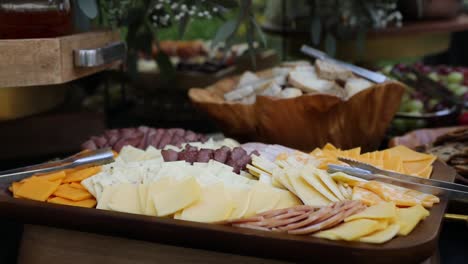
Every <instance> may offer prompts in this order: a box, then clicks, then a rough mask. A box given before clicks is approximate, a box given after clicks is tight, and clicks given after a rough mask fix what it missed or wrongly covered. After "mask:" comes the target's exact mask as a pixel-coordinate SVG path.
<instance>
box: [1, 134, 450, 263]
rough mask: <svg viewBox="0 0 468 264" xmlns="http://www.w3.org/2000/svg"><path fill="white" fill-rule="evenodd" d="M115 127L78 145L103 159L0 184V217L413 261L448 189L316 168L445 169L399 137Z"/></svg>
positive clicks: (249, 251) (299, 252) (254, 248)
mask: <svg viewBox="0 0 468 264" xmlns="http://www.w3.org/2000/svg"><path fill="white" fill-rule="evenodd" d="M125 131H126V132H124V133H122V131H110V132H106V134H105V135H103V136H100V137H94V138H92V139H91V140H90V141H89V142H87V143H86V144H84V147H86V148H88V149H93V148H100V147H112V148H115V147H116V146H117V147H118V148H119V150H118V151H116V156H115V161H114V162H112V163H109V164H106V165H102V166H94V167H87V168H73V169H67V170H60V171H55V172H51V173H47V174H37V175H33V176H31V177H29V178H25V179H23V180H21V181H16V182H11V183H9V184H7V185H4V186H2V192H1V193H0V216H1V217H2V218H5V219H12V220H16V221H21V222H24V223H31V224H41V225H48V226H57V227H63V228H70V229H76V230H80V231H87V232H98V233H103V234H110V235H116V236H125V237H129V238H136V239H142V240H148V241H154V242H161V243H167V244H172V245H177V246H183V247H193V248H202V249H210V250H215V251H222V252H229V253H235V254H243V255H253V256H259V257H265V258H277V259H284V260H290V261H296V262H305V261H308V262H310V261H324V260H326V261H327V262H332V263H334V262H338V261H347V262H360V263H376V262H377V263H391V262H395V261H398V262H401V263H417V262H421V261H424V260H425V259H427V258H429V257H430V256H431V255H432V254H433V252H434V250H435V249H436V247H437V238H438V234H439V229H440V225H441V222H442V218H443V214H444V212H445V209H446V206H447V200H446V199H445V198H444V197H437V196H434V195H432V194H427V193H422V192H419V191H416V190H410V189H406V188H403V187H400V186H393V185H388V184H385V183H381V182H378V181H366V180H363V179H359V178H356V177H352V176H349V175H346V174H345V173H340V172H338V173H330V172H328V171H327V169H326V167H327V166H328V165H330V164H341V162H340V161H339V159H338V158H342V157H343V158H352V159H355V160H359V161H361V162H366V163H368V164H372V165H374V166H378V167H380V168H381V169H385V170H392V171H396V172H400V173H402V172H403V173H405V174H408V175H410V176H412V177H423V178H431V179H433V180H434V179H435V180H442V181H447V182H453V179H454V176H455V173H454V172H453V170H452V169H450V168H449V167H447V166H446V165H444V164H442V163H441V162H438V161H435V158H434V157H433V156H431V155H427V154H421V153H417V152H414V151H412V150H409V149H407V148H404V147H396V148H391V149H388V150H383V151H374V152H366V153H361V150H360V149H359V148H356V149H350V150H341V149H338V148H336V147H334V146H333V145H331V144H327V145H325V146H323V147H322V148H317V149H315V150H314V151H312V152H311V153H305V152H300V151H296V150H293V149H290V148H286V147H283V146H279V145H265V144H258V143H248V144H243V145H240V144H239V143H237V142H236V141H235V140H231V139H224V140H220V141H216V140H213V139H210V138H206V137H201V136H198V135H197V134H195V133H193V132H188V131H184V130H181V129H168V130H159V129H154V128H145V127H142V128H138V129H132V130H125ZM169 135H170V136H169ZM162 138H165V139H164V141H163V142H162V143H161V140H162ZM117 142H121V143H119V144H116V143H117ZM122 142H126V143H125V144H124V143H122ZM171 144H174V145H171ZM122 145H123V146H122ZM114 150H115V149H114Z"/></svg>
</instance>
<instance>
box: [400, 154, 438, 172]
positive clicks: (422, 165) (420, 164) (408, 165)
mask: <svg viewBox="0 0 468 264" xmlns="http://www.w3.org/2000/svg"><path fill="white" fill-rule="evenodd" d="M434 161H435V157H431V158H429V159H425V160H418V161H403V168H404V170H405V172H406V173H408V174H411V175H418V174H419V173H421V172H424V171H425V170H427V168H428V167H430V166H431V165H432V163H433V162H434Z"/></svg>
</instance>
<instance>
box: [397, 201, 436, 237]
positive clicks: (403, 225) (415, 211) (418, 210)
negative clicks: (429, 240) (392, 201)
mask: <svg viewBox="0 0 468 264" xmlns="http://www.w3.org/2000/svg"><path fill="white" fill-rule="evenodd" d="M427 216H429V211H427V210H426V209H424V207H422V206H421V205H416V206H413V207H409V208H398V209H397V223H398V224H399V225H400V230H399V231H398V234H399V235H401V236H406V235H408V234H409V233H411V231H413V229H414V228H415V227H416V226H417V225H418V223H419V222H420V221H421V220H422V219H424V218H426V217H427Z"/></svg>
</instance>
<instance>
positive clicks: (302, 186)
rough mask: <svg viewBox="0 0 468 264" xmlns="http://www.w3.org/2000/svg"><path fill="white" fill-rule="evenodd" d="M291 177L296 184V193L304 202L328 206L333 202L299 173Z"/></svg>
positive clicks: (294, 184)
mask: <svg viewBox="0 0 468 264" xmlns="http://www.w3.org/2000/svg"><path fill="white" fill-rule="evenodd" d="M289 179H290V181H291V183H292V185H293V186H294V190H295V191H296V195H297V196H298V197H299V198H300V199H301V200H302V202H303V203H304V204H306V205H311V206H326V205H328V204H330V203H331V201H330V200H329V199H327V198H326V197H325V196H323V195H322V194H321V193H320V192H319V191H317V190H316V189H315V188H314V187H313V186H312V185H310V184H309V183H308V182H307V181H305V180H304V178H302V177H300V176H299V175H290V177H289Z"/></svg>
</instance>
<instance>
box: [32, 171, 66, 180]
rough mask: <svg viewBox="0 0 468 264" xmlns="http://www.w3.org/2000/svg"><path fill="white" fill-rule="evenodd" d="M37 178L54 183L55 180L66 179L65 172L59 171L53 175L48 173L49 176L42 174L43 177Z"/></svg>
mask: <svg viewBox="0 0 468 264" xmlns="http://www.w3.org/2000/svg"><path fill="white" fill-rule="evenodd" d="M38 177H41V178H42V179H44V180H48V181H55V180H60V179H64V178H65V177H67V175H66V174H65V171H59V172H54V173H49V174H43V175H38Z"/></svg>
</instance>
